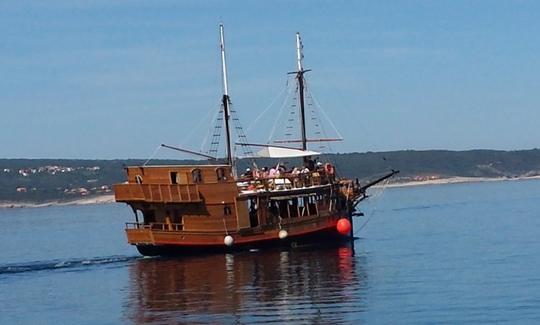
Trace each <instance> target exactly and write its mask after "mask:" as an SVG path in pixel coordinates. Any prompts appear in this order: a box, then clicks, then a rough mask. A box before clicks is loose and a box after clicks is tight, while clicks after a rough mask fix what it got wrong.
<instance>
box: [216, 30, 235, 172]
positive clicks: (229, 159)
mask: <svg viewBox="0 0 540 325" xmlns="http://www.w3.org/2000/svg"><path fill="white" fill-rule="evenodd" d="M219 36H220V46H221V74H222V77H223V97H222V99H221V102H222V104H223V120H224V121H225V135H226V137H227V164H229V165H231V166H234V159H233V150H232V141H231V128H230V126H229V122H230V118H231V114H230V109H229V105H230V98H229V87H228V84H227V63H226V61H225V35H224V32H223V24H220V25H219ZM233 170H234V168H233Z"/></svg>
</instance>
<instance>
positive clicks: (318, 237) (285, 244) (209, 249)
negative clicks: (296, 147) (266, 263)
mask: <svg viewBox="0 0 540 325" xmlns="http://www.w3.org/2000/svg"><path fill="white" fill-rule="evenodd" d="M352 239H353V238H352V237H351V236H349V235H342V234H340V233H339V232H337V231H336V229H335V228H334V227H332V228H326V229H322V230H319V231H315V232H311V233H307V234H302V235H298V236H290V237H288V238H285V239H279V238H272V239H266V240H260V241H249V242H238V243H234V244H233V245H232V246H226V245H224V244H215V245H209V244H200V245H182V244H164V245H156V244H136V245H135V246H136V247H137V250H138V251H139V253H140V254H142V255H144V256H182V255H200V254H214V253H228V252H237V251H248V250H253V249H264V250H266V249H286V248H291V247H292V248H294V247H300V246H309V245H323V246H325V247H328V246H330V247H334V246H340V245H343V244H344V243H347V242H351V241H352Z"/></svg>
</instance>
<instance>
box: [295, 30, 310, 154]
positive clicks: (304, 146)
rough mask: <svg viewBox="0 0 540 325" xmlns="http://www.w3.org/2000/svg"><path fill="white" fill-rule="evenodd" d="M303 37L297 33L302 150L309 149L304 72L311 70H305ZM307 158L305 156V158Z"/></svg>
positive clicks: (297, 78) (297, 76) (297, 75)
mask: <svg viewBox="0 0 540 325" xmlns="http://www.w3.org/2000/svg"><path fill="white" fill-rule="evenodd" d="M302 48H303V45H302V39H301V38H300V33H296V63H297V68H298V70H297V71H296V80H297V82H298V91H299V95H298V100H299V102H300V131H301V133H302V134H301V136H302V150H306V149H307V138H306V115H305V108H304V105H305V104H304V73H305V72H307V71H309V70H304V68H303V67H302V59H303V58H304V54H303V53H302ZM304 160H305V158H304Z"/></svg>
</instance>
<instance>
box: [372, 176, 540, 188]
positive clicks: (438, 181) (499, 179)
mask: <svg viewBox="0 0 540 325" xmlns="http://www.w3.org/2000/svg"><path fill="white" fill-rule="evenodd" d="M529 179H540V175H537V176H523V177H457V176H456V177H448V178H437V179H429V180H422V181H407V182H389V183H388V184H385V185H375V186H374V187H383V186H386V187H408V186H425V185H444V184H459V183H476V182H503V181H520V180H529Z"/></svg>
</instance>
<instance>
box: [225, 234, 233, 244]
mask: <svg viewBox="0 0 540 325" xmlns="http://www.w3.org/2000/svg"><path fill="white" fill-rule="evenodd" d="M223 243H224V244H225V245H227V246H229V247H231V246H232V245H233V244H234V238H233V237H232V236H231V235H227V236H225V238H224V239H223Z"/></svg>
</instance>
